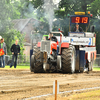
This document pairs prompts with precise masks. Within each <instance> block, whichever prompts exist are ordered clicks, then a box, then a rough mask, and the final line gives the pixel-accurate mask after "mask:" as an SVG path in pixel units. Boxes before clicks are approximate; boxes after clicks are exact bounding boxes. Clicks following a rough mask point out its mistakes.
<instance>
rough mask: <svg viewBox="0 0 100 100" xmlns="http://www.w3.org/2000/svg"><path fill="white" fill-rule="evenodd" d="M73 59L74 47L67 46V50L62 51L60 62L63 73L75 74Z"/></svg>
mask: <svg viewBox="0 0 100 100" xmlns="http://www.w3.org/2000/svg"><path fill="white" fill-rule="evenodd" d="M75 58H76V50H75V47H74V46H72V45H69V48H65V49H62V56H61V61H62V72H63V73H74V72H75Z"/></svg>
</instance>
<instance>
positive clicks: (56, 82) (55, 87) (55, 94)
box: [55, 80, 57, 100]
mask: <svg viewBox="0 0 100 100" xmlns="http://www.w3.org/2000/svg"><path fill="white" fill-rule="evenodd" d="M55 100H57V80H55Z"/></svg>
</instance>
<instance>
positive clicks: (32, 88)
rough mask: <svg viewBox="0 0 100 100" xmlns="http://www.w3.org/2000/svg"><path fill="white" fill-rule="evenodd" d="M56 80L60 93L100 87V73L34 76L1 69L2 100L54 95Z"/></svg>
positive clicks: (16, 70) (27, 71)
mask: <svg viewBox="0 0 100 100" xmlns="http://www.w3.org/2000/svg"><path fill="white" fill-rule="evenodd" d="M54 80H58V82H59V84H60V92H61V91H67V90H74V89H82V88H89V87H97V86H100V72H99V71H94V72H90V73H89V74H87V73H81V74H80V73H78V74H61V73H56V74H55V73H48V74H47V73H46V74H34V73H31V72H30V70H18V69H0V100H21V99H24V98H28V97H33V96H37V95H43V94H49V93H52V91H53V86H52V85H53V82H54ZM35 100H37V99H35ZM40 100H42V99H40Z"/></svg>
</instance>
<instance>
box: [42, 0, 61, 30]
mask: <svg viewBox="0 0 100 100" xmlns="http://www.w3.org/2000/svg"><path fill="white" fill-rule="evenodd" d="M59 2H60V0H44V5H43V9H44V11H45V17H46V19H47V20H48V23H49V30H50V31H52V28H53V19H54V10H57V8H58V4H59Z"/></svg>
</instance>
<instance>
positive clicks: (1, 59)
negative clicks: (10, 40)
mask: <svg viewBox="0 0 100 100" xmlns="http://www.w3.org/2000/svg"><path fill="white" fill-rule="evenodd" d="M0 49H1V50H2V51H1V52H2V53H1V56H0V61H1V62H0V66H1V67H3V68H4V67H5V55H7V48H6V43H5V42H4V39H3V38H2V39H1V44H0ZM2 64H3V66H2Z"/></svg>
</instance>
